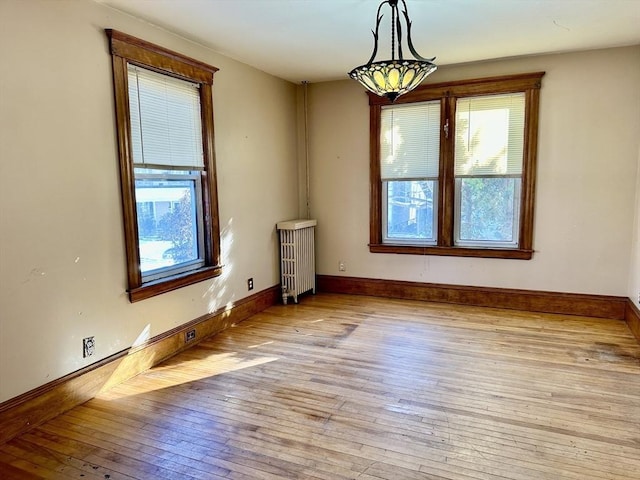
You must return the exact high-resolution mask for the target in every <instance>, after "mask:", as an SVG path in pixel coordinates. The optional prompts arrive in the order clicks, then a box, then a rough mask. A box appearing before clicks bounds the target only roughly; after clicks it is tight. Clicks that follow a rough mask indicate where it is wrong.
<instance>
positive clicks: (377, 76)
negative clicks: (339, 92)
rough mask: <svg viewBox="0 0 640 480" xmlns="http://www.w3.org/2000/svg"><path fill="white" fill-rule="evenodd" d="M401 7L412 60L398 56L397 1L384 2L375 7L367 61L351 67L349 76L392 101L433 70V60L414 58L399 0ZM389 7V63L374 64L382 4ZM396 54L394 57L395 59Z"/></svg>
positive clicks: (414, 51) (404, 4) (434, 65)
mask: <svg viewBox="0 0 640 480" xmlns="http://www.w3.org/2000/svg"><path fill="white" fill-rule="evenodd" d="M400 1H401V2H402V5H403V7H404V10H403V11H402V14H403V15H404V20H405V25H406V27H407V46H408V48H409V51H410V52H411V54H412V55H413V57H414V59H413V60H410V59H405V58H404V56H403V54H402V40H403V39H402V24H401V21H400V15H399V14H398V0H385V1H384V2H382V3H381V4H380V6H379V7H378V14H377V21H376V29H375V31H372V33H373V39H374V46H373V53H372V54H371V58H370V59H369V61H368V62H367V63H365V64H364V65H360V66H359V67H356V68H354V69H353V70H351V71H350V72H349V76H350V77H351V78H353V79H354V80H357V81H358V82H360V83H361V84H362V85H363V86H364V87H365V88H366V89H367V90H369V91H370V92H373V93H375V94H376V95H380V96H381V97H382V96H384V97H387V98H388V99H389V100H390V101H392V102H393V101H395V99H396V98H398V97H399V96H400V95H403V94H405V93H407V92H410V91H411V90H413V89H414V88H416V87H417V86H418V85H420V82H422V80H424V79H425V78H426V77H427V75H429V74H430V73H432V72H434V71H435V70H436V68H438V67H437V66H436V64H435V63H433V61H434V60H435V57H433V58H424V57H421V56H420V55H418V53H417V52H416V49H415V48H414V46H413V43H412V41H411V20H409V13H408V11H407V4H406V2H405V0H400ZM385 4H387V5H389V7H391V60H381V61H378V62H374V60H375V57H376V54H377V53H378V33H379V29H380V22H381V21H382V17H383V15H382V14H381V13H380V11H381V10H382V7H383V5H385ZM396 54H397V58H396Z"/></svg>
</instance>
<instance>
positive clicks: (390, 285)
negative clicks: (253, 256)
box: [318, 275, 628, 320]
mask: <svg viewBox="0 0 640 480" xmlns="http://www.w3.org/2000/svg"><path fill="white" fill-rule="evenodd" d="M318 290H319V291H321V292H331V293H349V294H354V295H371V296H377V297H389V298H401V299H407V300H423V301H428V302H440V303H454V304H461V305H473V306H478V307H494V308H509V309H513V310H525V311H530V312H543V313H558V314H568V315H584V316H589V317H598V318H610V319H616V320H624V318H625V309H628V307H626V302H627V300H628V299H627V298H626V297H614V296H605V295H585V294H578V293H557V292H543V291H536V290H515V289H508V288H490V287H471V286H461V285H444V284H437V283H419V282H406V281H399V280H382V279H372V278H357V277H342V276H332V275H318Z"/></svg>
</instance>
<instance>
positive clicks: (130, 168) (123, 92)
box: [105, 29, 222, 302]
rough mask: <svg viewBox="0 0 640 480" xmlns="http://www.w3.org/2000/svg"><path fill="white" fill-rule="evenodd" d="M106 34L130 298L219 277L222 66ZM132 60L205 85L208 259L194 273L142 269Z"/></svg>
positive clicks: (202, 101) (202, 100)
mask: <svg viewBox="0 0 640 480" xmlns="http://www.w3.org/2000/svg"><path fill="white" fill-rule="evenodd" d="M105 33H106V34H107V37H108V39H109V49H110V53H111V57H112V66H113V88H114V99H115V120H116V132H117V140H118V158H119V166H120V187H121V195H122V211H123V222H124V236H125V250H126V259H127V284H128V289H127V291H128V293H129V300H130V301H131V302H137V301H139V300H143V299H146V298H150V297H153V296H156V295H160V294H162V293H165V292H169V291H171V290H176V289H178V288H181V287H184V286H187V285H192V284H194V283H198V282H201V281H203V280H207V279H210V278H213V277H217V276H219V275H220V274H221V273H222V265H221V264H220V258H221V257H220V223H219V214H218V190H217V180H216V166H215V151H214V126H213V76H214V74H215V72H217V71H218V68H216V67H213V66H211V65H207V64H206V63H203V62H200V61H198V60H195V59H192V58H189V57H187V56H184V55H182V54H180V53H176V52H173V51H171V50H168V49H166V48H163V47H160V46H158V45H154V44H152V43H149V42H147V41H145V40H141V39H139V38H136V37H133V36H131V35H127V34H125V33H122V32H119V31H117V30H112V29H106V30H105ZM127 63H131V64H135V65H139V66H140V67H143V68H147V69H150V70H153V71H156V72H158V73H161V74H164V75H170V76H173V77H176V78H179V79H182V80H187V81H190V82H193V83H197V84H199V85H200V89H199V90H200V109H201V117H202V118H201V120H202V142H203V154H204V170H203V171H202V208H203V211H204V215H203V219H204V229H203V230H204V231H203V233H204V245H203V246H204V260H205V263H204V266H202V267H200V268H198V269H195V270H191V271H189V272H184V273H178V274H175V275H171V276H168V277H164V278H161V279H156V280H150V281H147V282H144V283H143V282H142V273H141V270H140V250H139V241H138V219H137V212H136V197H135V174H134V165H133V150H132V143H131V121H130V112H129V94H128V77H127Z"/></svg>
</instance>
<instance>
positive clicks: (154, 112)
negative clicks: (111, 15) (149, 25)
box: [107, 30, 221, 301]
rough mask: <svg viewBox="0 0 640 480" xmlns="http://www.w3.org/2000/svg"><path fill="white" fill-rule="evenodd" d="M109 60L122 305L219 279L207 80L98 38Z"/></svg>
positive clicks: (126, 44) (119, 37)
mask: <svg viewBox="0 0 640 480" xmlns="http://www.w3.org/2000/svg"><path fill="white" fill-rule="evenodd" d="M107 34H108V36H109V39H110V44H111V53H112V58H113V76H114V91H115V100H116V120H117V129H118V142H119V157H120V176H121V184H122V200H123V212H124V223H125V240H126V249H127V267H128V282H129V297H130V299H131V301H136V300H141V299H143V298H147V297H150V296H153V295H157V294H160V293H163V292H166V291H169V290H173V289H176V288H179V287H182V286H185V285H189V284H192V283H195V282H199V281H202V280H205V279H207V278H211V277H213V276H216V275H219V274H220V271H221V270H220V268H221V267H220V265H219V258H220V247H219V243H220V242H219V226H218V210H217V208H218V207H217V191H216V183H215V162H214V158H213V106H212V88H211V87H212V84H213V74H214V73H215V71H216V70H217V69H216V68H215V67H211V66H209V65H206V64H204V63H201V62H199V61H197V60H193V59H190V58H188V57H185V56H183V55H180V54H178V53H175V52H171V51H169V50H166V49H164V48H162V47H158V46H156V45H152V44H149V43H147V42H145V41H143V40H140V39H136V38H134V37H131V36H129V35H125V34H123V33H120V32H116V31H113V30H107Z"/></svg>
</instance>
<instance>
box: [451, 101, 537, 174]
mask: <svg viewBox="0 0 640 480" xmlns="http://www.w3.org/2000/svg"><path fill="white" fill-rule="evenodd" d="M524 105H525V97H524V93H514V94H507V95H490V96H484V97H470V98H463V99H460V100H458V101H457V104H456V132H455V133H456V142H455V175H456V176H483V175H521V174H522V158H523V147H524Z"/></svg>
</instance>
